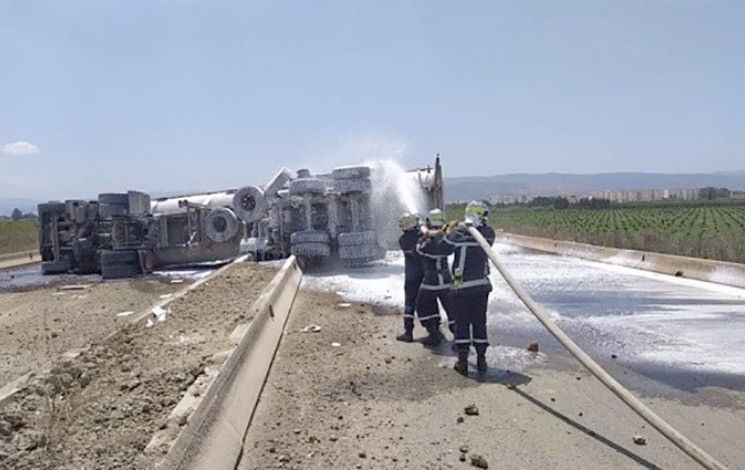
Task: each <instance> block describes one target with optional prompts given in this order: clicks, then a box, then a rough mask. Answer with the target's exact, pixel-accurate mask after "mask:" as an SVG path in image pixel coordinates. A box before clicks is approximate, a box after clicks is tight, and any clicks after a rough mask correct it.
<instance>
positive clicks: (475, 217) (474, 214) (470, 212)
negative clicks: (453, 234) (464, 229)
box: [463, 201, 489, 227]
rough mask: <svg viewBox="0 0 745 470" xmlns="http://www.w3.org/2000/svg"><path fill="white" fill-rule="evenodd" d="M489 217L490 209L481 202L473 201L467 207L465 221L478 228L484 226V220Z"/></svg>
mask: <svg viewBox="0 0 745 470" xmlns="http://www.w3.org/2000/svg"><path fill="white" fill-rule="evenodd" d="M488 215H489V208H488V207H487V206H486V204H484V203H483V202H481V201H471V202H469V203H468V205H467V206H466V213H465V216H464V217H463V219H464V220H465V221H466V222H467V223H470V224H473V225H475V226H477V227H479V226H481V225H483V223H484V220H485V219H486V217H487V216H488Z"/></svg>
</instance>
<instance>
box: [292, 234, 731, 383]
mask: <svg viewBox="0 0 745 470" xmlns="http://www.w3.org/2000/svg"><path fill="white" fill-rule="evenodd" d="M496 249H497V252H498V254H499V256H501V257H502V259H503V260H504V262H505V264H506V265H507V266H508V267H509V269H510V270H511V272H512V273H513V275H514V276H515V277H516V278H517V280H518V281H519V282H520V283H522V284H523V285H524V287H525V288H526V289H527V290H528V291H529V292H530V293H531V295H532V296H533V297H534V299H535V300H536V301H537V302H539V303H540V304H541V305H542V306H543V307H544V308H545V309H546V310H547V311H548V313H549V315H551V316H552V317H553V319H554V320H555V321H557V323H558V324H559V326H560V327H562V328H563V329H564V330H565V332H567V334H569V335H570V337H572V339H573V340H575V342H577V343H578V344H580V346H582V347H583V348H586V349H587V350H588V352H589V353H590V354H594V355H607V356H609V355H610V354H611V353H617V352H620V351H622V352H623V359H624V360H626V361H628V362H630V363H633V362H639V363H654V364H662V365H670V366H676V367H683V368H687V369H689V370H696V371H708V372H724V373H730V374H745V290H744V289H739V288H735V287H729V286H724V285H719V284H713V283H707V282H701V281H695V280H690V279H684V278H678V277H674V276H667V275H664V274H658V273H651V272H646V271H639V270H635V269H631V268H626V267H620V266H614V265H608V264H603V263H597V262H593V261H585V260H579V259H575V258H569V257H561V256H555V255H547V254H542V253H538V252H532V251H526V250H522V249H519V248H515V247H512V246H508V245H501V244H497V245H496ZM490 277H491V279H492V284H493V286H494V290H493V292H492V294H491V296H490V299H489V313H488V315H489V316H488V320H487V325H488V328H489V334H490V338H492V342H496V340H498V337H499V334H500V333H502V332H505V331H507V332H513V333H519V334H529V335H534V334H535V335H540V334H544V335H545V334H546V333H545V330H544V328H543V326H542V325H540V323H539V322H538V321H537V320H536V319H535V318H534V317H533V315H532V314H531V313H530V312H529V311H528V310H527V308H526V307H525V306H524V305H523V304H522V302H521V301H520V300H519V299H518V298H517V296H516V295H515V294H514V293H513V292H512V290H511V289H510V288H509V286H508V285H507V284H506V283H505V282H504V280H502V279H501V276H500V275H499V274H498V273H497V272H496V270H494V269H492V273H491V276H490ZM303 282H304V286H305V287H308V288H311V289H316V290H322V291H327V292H337V293H339V294H340V295H341V296H342V297H343V298H344V299H345V300H347V301H356V302H369V303H377V304H384V305H389V306H392V307H395V308H397V309H398V310H403V303H404V293H403V284H404V277H403V256H402V254H401V253H399V252H390V253H388V256H387V257H386V259H385V260H384V261H383V262H380V263H377V264H375V265H373V266H370V267H365V268H358V269H351V270H341V269H340V270H331V271H328V272H323V273H311V274H308V275H306V276H304V280H303ZM495 339H496V340H495ZM495 359H497V358H495ZM503 359H504V358H503ZM516 369H517V368H516Z"/></svg>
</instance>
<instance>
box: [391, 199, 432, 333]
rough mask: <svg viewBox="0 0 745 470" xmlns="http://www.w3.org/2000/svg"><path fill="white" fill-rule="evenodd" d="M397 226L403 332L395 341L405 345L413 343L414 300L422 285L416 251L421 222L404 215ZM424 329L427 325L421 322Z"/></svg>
mask: <svg viewBox="0 0 745 470" xmlns="http://www.w3.org/2000/svg"><path fill="white" fill-rule="evenodd" d="M398 226H399V227H401V230H402V231H403V233H402V234H401V237H400V238H399V239H398V245H399V246H400V247H401V250H402V251H403V252H404V332H403V333H402V334H400V335H398V336H396V339H397V340H399V341H403V342H405V343H411V342H412V341H414V335H413V332H414V312H415V311H416V298H417V295H418V294H419V286H421V284H422V278H423V277H424V269H423V267H422V256H421V255H420V254H419V253H418V252H417V251H416V246H417V243H418V242H419V237H420V235H421V232H420V230H419V229H420V226H421V220H420V219H419V216H418V215H416V214H409V213H406V214H404V215H403V216H402V217H401V218H400V219H399V220H398ZM422 326H424V327H425V328H426V327H427V325H426V324H425V323H424V322H422Z"/></svg>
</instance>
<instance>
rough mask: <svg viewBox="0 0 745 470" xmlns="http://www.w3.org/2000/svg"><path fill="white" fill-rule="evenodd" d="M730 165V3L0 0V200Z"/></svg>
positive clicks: (741, 15)
mask: <svg viewBox="0 0 745 470" xmlns="http://www.w3.org/2000/svg"><path fill="white" fill-rule="evenodd" d="M436 152H440V153H441V154H442V156H443V161H444V165H445V171H446V175H450V176H464V175H490V174H502V173H513V172H529V173H539V172H553V171H560V172H577V173H593V172H603V171H650V172H652V171H661V172H686V173H690V172H699V171H701V172H708V171H717V170H734V169H745V2H740V1H735V0H732V1H716V0H583V1H579V0H577V1H556V0H546V1H530V0H512V1H496V0H488V1H473V0H472V1H465V2H464V1H453V0H451V1H435V0H422V1H405V0H390V1H383V0H374V1H350V0H339V1H327V2H322V1H296V2H287V1H276V0H272V1H248V0H245V1H239V0H233V1H227V0H105V1H104V0H65V1H59V0H49V1H36V0H24V1H18V0H0V197H12V196H19V197H34V198H62V197H90V196H95V195H96V194H97V193H98V192H102V191H116V190H124V189H127V188H131V189H141V190H172V189H188V190H194V189H220V188H224V187H235V186H241V185H243V184H251V183H253V184H263V183H264V182H265V181H266V180H267V179H268V178H269V177H270V176H271V175H272V174H274V173H275V172H276V171H277V170H278V169H279V167H280V166H282V165H285V166H288V167H290V168H293V169H297V168H299V167H304V166H309V167H311V168H312V169H317V170H319V171H320V170H328V169H329V168H330V167H331V166H333V165H335V164H351V163H355V162H357V161H360V160H365V159H371V158H376V157H391V156H393V157H396V158H399V159H401V161H402V162H403V163H404V165H405V166H417V165H423V164H426V163H428V162H431V161H433V159H434V155H435V153H436Z"/></svg>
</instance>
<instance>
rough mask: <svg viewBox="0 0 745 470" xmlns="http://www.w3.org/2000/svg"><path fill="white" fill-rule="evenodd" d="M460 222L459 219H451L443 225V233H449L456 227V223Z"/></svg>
mask: <svg viewBox="0 0 745 470" xmlns="http://www.w3.org/2000/svg"><path fill="white" fill-rule="evenodd" d="M459 224H460V221H458V220H451V221H450V222H449V223H448V224H447V225H446V226H445V233H450V232H452V231H453V230H455V229H456V228H458V225H459Z"/></svg>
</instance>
